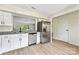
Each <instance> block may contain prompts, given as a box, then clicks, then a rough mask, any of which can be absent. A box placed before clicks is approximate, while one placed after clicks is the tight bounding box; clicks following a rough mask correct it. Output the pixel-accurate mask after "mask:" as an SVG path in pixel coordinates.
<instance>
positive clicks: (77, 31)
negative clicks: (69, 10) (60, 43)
mask: <svg viewBox="0 0 79 59" xmlns="http://www.w3.org/2000/svg"><path fill="white" fill-rule="evenodd" d="M68 21H69V43H71V44H74V45H78V46H79V26H78V25H79V19H70V20H68Z"/></svg>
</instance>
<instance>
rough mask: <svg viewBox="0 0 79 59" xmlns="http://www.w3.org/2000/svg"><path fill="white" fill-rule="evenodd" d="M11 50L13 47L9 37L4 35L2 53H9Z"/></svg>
mask: <svg viewBox="0 0 79 59" xmlns="http://www.w3.org/2000/svg"><path fill="white" fill-rule="evenodd" d="M10 48H11V45H10V40H9V36H8V35H3V36H2V51H3V52H6V51H9V50H10Z"/></svg>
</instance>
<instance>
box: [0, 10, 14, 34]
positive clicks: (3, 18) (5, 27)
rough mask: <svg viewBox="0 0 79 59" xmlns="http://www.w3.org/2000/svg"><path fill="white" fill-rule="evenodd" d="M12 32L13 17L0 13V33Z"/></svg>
mask: <svg viewBox="0 0 79 59" xmlns="http://www.w3.org/2000/svg"><path fill="white" fill-rule="evenodd" d="M12 30H13V17H12V14H11V13H8V12H2V11H0V32H5V31H12Z"/></svg>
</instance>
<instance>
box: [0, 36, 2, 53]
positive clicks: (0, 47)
mask: <svg viewBox="0 0 79 59" xmlns="http://www.w3.org/2000/svg"><path fill="white" fill-rule="evenodd" d="M1 51H2V41H1V36H0V53H1Z"/></svg>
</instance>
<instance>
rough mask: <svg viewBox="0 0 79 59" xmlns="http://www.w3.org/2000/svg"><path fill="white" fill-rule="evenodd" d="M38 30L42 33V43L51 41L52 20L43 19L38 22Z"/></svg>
mask: <svg viewBox="0 0 79 59" xmlns="http://www.w3.org/2000/svg"><path fill="white" fill-rule="evenodd" d="M37 31H38V32H40V33H41V39H40V42H41V43H45V42H49V41H50V22H48V21H41V22H38V23H37Z"/></svg>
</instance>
